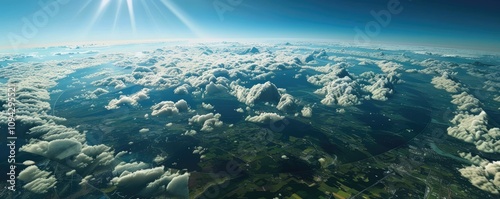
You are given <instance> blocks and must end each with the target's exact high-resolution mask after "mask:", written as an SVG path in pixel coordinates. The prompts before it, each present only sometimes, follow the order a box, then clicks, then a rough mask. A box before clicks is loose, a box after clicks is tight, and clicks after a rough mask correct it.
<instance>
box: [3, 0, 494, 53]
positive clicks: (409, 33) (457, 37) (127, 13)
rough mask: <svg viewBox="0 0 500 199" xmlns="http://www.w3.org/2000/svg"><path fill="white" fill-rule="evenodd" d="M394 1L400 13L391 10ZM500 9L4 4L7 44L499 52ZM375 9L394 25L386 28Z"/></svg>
mask: <svg viewBox="0 0 500 199" xmlns="http://www.w3.org/2000/svg"><path fill="white" fill-rule="evenodd" d="M39 2H42V3H39ZM395 2H399V5H397V6H395V8H397V9H393V10H399V11H400V12H396V13H391V12H390V11H391V9H389V7H390V6H388V4H390V3H395ZM44 3H45V4H46V5H47V4H49V5H56V7H50V6H49V7H47V8H56V9H52V10H54V12H51V11H50V9H43V8H44V7H45V6H43V5H41V4H44ZM391 5H396V4H391ZM498 8H500V3H496V1H495V0H478V1H466V0H455V1H443V0H441V1H440V0H434V1H433V0H59V1H58V0H40V1H38V0H2V6H1V7H0V24H1V28H0V36H2V39H1V40H0V46H2V47H3V48H12V47H16V46H17V47H22V46H33V45H49V44H55V43H57V44H62V43H67V42H70V43H75V42H89V41H118V40H146V39H148V40H154V39H181V38H204V39H207V38H218V39H227V38H302V39H325V40H330V39H331V40H342V41H346V42H358V43H363V44H365V43H396V44H411V45H436V46H445V47H459V48H467V49H483V50H493V51H500V14H497V13H498ZM372 11H373V12H375V13H386V14H387V13H389V14H390V16H391V20H390V21H389V23H387V24H386V26H382V25H381V24H380V23H379V22H377V20H376V17H374V16H373V15H372V14H371V12H372ZM386 16H387V15H383V17H381V19H382V22H384V20H385V19H386ZM367 24H369V25H372V26H369V28H368V31H372V34H369V33H367V31H366V29H365V28H366V27H367ZM370 28H371V29H370ZM356 29H358V30H360V31H356ZM359 32H361V33H359ZM359 34H364V35H365V36H359ZM360 38H361V39H360Z"/></svg>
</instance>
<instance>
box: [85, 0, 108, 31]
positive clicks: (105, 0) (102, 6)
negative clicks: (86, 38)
mask: <svg viewBox="0 0 500 199" xmlns="http://www.w3.org/2000/svg"><path fill="white" fill-rule="evenodd" d="M110 1H111V0H101V4H100V5H99V8H98V9H97V12H96V13H95V14H94V16H93V17H92V20H91V21H90V23H89V25H88V27H87V29H86V31H85V32H86V33H88V32H89V31H90V29H92V27H93V26H94V24H95V22H96V21H97V19H99V17H101V15H102V12H103V11H104V10H105V9H106V7H107V6H108V5H109V2H110Z"/></svg>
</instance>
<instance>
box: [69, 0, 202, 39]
mask: <svg viewBox="0 0 500 199" xmlns="http://www.w3.org/2000/svg"><path fill="white" fill-rule="evenodd" d="M91 2H94V3H96V2H97V3H98V4H99V5H98V6H97V10H96V11H95V12H94V14H93V16H92V19H91V21H90V23H89V25H88V27H87V32H89V31H90V30H91V29H92V28H93V27H94V26H95V24H96V23H97V22H98V21H99V20H104V19H103V15H104V13H106V12H114V19H112V20H113V25H112V31H113V32H114V31H115V29H116V28H117V26H118V24H119V23H118V22H119V20H121V19H120V16H123V15H122V12H123V11H125V10H126V11H127V14H128V20H129V22H130V27H131V31H132V33H133V34H136V32H137V26H136V16H135V15H136V14H137V13H139V14H144V15H145V16H146V17H147V18H148V20H150V21H151V22H152V23H153V24H155V26H159V25H163V24H158V23H156V20H155V18H154V17H153V16H154V14H161V13H160V12H168V13H171V14H173V15H174V16H175V18H173V19H171V20H179V21H180V22H182V24H184V25H185V26H186V27H187V28H188V29H189V30H190V31H191V32H192V33H193V34H194V35H196V36H197V37H201V35H202V34H201V31H200V30H199V28H198V27H197V25H196V24H195V23H194V22H193V20H191V18H190V17H189V16H188V15H187V14H186V13H185V12H183V11H182V9H180V8H179V7H178V6H177V5H175V3H173V2H172V1H171V0H160V1H156V2H159V3H160V5H161V6H158V5H157V4H156V3H155V2H152V1H148V0H92V1H88V2H87V3H86V4H85V5H84V6H83V7H82V10H83V9H86V7H88V6H89V4H91ZM136 4H137V5H136ZM124 6H125V7H124ZM112 7H113V8H112ZM150 7H154V8H157V9H150ZM136 9H141V10H136ZM82 10H80V11H79V13H80V12H81V11H82ZM153 10H155V11H156V12H158V13H152V12H153ZM136 11H140V12H136ZM106 16H107V15H106ZM108 20H111V19H108Z"/></svg>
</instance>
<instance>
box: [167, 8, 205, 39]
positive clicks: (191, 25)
mask: <svg viewBox="0 0 500 199" xmlns="http://www.w3.org/2000/svg"><path fill="white" fill-rule="evenodd" d="M161 3H163V5H164V6H165V7H166V8H167V9H168V10H169V11H170V12H172V14H174V15H175V16H176V17H177V18H178V19H179V20H180V21H181V22H182V23H184V25H185V26H186V27H188V28H189V30H190V31H191V32H192V33H193V34H194V35H195V36H197V37H198V38H201V37H202V34H201V32H200V31H199V29H198V28H197V27H196V25H195V24H194V23H193V22H192V21H191V20H190V19H189V18H188V17H187V15H186V14H184V13H183V12H182V11H181V10H180V9H179V8H177V6H175V5H174V4H173V3H171V2H170V1H168V0H161Z"/></svg>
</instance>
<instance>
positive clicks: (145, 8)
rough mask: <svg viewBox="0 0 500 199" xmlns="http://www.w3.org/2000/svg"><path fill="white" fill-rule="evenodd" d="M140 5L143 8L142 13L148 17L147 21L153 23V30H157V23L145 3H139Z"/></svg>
mask: <svg viewBox="0 0 500 199" xmlns="http://www.w3.org/2000/svg"><path fill="white" fill-rule="evenodd" d="M141 3H142V7H143V8H144V11H145V12H146V14H147V15H148V17H149V19H150V20H151V21H152V22H153V24H154V26H155V28H156V29H157V30H158V29H159V28H158V23H157V22H156V19H155V18H154V17H153V15H152V14H151V9H149V6H148V4H147V3H146V1H141Z"/></svg>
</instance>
